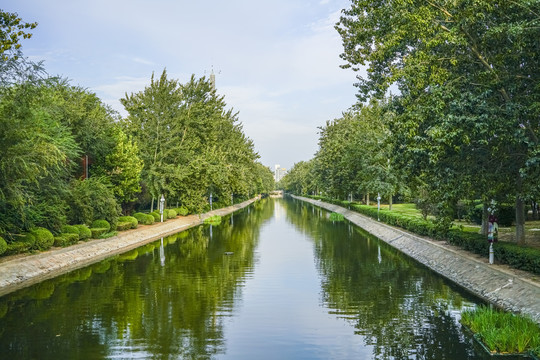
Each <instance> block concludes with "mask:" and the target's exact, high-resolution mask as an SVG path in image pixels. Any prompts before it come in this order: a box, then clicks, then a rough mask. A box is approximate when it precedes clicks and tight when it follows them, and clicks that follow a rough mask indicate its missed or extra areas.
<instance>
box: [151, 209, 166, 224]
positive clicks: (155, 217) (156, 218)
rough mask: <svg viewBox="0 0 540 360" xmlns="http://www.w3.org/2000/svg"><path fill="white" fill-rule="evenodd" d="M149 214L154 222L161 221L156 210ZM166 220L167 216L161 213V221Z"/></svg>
mask: <svg viewBox="0 0 540 360" xmlns="http://www.w3.org/2000/svg"><path fill="white" fill-rule="evenodd" d="M150 215H152V216H153V217H154V222H161V214H160V213H159V212H158V211H154V212H151V213H150ZM165 220H167V217H166V216H165V215H163V221H165Z"/></svg>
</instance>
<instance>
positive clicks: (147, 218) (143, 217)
mask: <svg viewBox="0 0 540 360" xmlns="http://www.w3.org/2000/svg"><path fill="white" fill-rule="evenodd" d="M133 217H134V218H135V219H137V221H138V222H139V224H143V225H152V224H153V223H154V217H153V216H152V215H150V214H144V213H141V212H138V213H135V214H133Z"/></svg>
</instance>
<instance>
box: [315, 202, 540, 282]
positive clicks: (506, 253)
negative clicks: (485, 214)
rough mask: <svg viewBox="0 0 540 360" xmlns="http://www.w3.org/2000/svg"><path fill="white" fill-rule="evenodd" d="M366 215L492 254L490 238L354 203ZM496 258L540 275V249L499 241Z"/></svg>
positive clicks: (467, 248) (337, 203)
mask: <svg viewBox="0 0 540 360" xmlns="http://www.w3.org/2000/svg"><path fill="white" fill-rule="evenodd" d="M311 198H314V199H321V200H323V201H325V202H328V203H332V204H336V205H340V206H344V207H348V205H349V203H348V202H345V201H340V200H332V199H328V198H324V197H321V196H311ZM350 208H351V209H352V210H355V211H357V212H359V213H361V214H363V215H366V216H369V217H371V218H373V219H377V217H379V219H380V221H381V222H384V223H386V224H388V225H392V226H397V227H401V228H403V229H405V230H408V231H410V232H412V233H415V234H418V235H421V236H429V237H431V238H434V239H439V240H446V241H447V242H448V243H450V244H452V245H456V246H459V247H461V248H463V249H465V250H467V251H470V252H473V253H476V254H479V255H482V256H487V255H488V253H489V243H488V242H487V238H486V237H485V236H483V235H481V234H478V233H471V232H467V231H463V230H460V229H456V228H452V229H448V227H447V226H446V225H445V226H442V227H440V226H437V224H436V223H434V222H432V221H430V220H424V219H421V218H419V217H417V216H414V215H408V214H401V213H398V212H395V211H389V210H380V211H379V212H378V211H377V208H376V207H373V206H367V205H360V204H352V205H351V206H350ZM493 248H494V255H495V259H497V261H498V262H500V263H503V264H508V265H510V266H512V267H514V268H516V269H520V270H524V271H529V272H531V273H534V274H540V249H537V248H528V247H523V246H520V245H518V244H515V243H507V242H498V243H496V244H494V246H493Z"/></svg>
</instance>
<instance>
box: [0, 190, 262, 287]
mask: <svg viewBox="0 0 540 360" xmlns="http://www.w3.org/2000/svg"><path fill="white" fill-rule="evenodd" d="M256 200H257V198H255V199H251V200H248V201H245V202H243V203H239V204H235V205H233V206H229V207H226V208H222V209H217V210H214V211H210V212H208V213H205V214H202V215H201V217H200V218H199V216H198V215H190V216H184V217H178V218H176V219H170V220H168V221H166V222H163V223H157V224H154V225H140V226H139V227H138V228H137V229H132V230H128V231H123V232H121V233H119V234H118V235H117V236H114V237H111V238H108V239H100V240H90V241H88V242H81V243H78V244H76V245H72V246H69V247H66V248H60V249H52V250H49V251H46V252H41V253H37V254H33V255H18V256H12V257H6V258H0V259H1V260H0V296H2V295H5V294H7V293H10V292H13V291H15V290H18V289H21V288H24V287H27V286H30V285H33V284H35V283H38V282H40V281H43V280H45V279H49V278H53V277H56V276H58V275H61V274H64V273H67V272H69V271H72V270H75V269H78V268H82V267H84V266H87V265H90V264H93V263H96V262H98V261H101V260H103V259H105V258H107V257H110V256H112V255H117V254H121V253H124V252H126V251H129V250H132V249H135V248H137V247H139V246H142V245H144V244H147V243H150V242H152V241H155V240H157V239H159V238H161V237H165V236H167V235H171V234H174V233H177V232H179V231H182V230H185V229H189V228H191V227H194V226H197V225H200V224H201V223H202V222H203V221H204V219H206V218H207V217H210V216H213V215H221V216H224V215H227V214H230V213H232V212H234V211H236V210H239V209H241V208H244V207H246V206H248V205H250V204H251V203H253V202H254V201H256Z"/></svg>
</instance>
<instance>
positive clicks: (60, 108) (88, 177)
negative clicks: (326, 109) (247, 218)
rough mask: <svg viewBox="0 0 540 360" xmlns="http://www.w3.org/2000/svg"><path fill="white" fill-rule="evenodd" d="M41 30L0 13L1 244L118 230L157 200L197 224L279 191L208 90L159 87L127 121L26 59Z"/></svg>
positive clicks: (193, 85) (136, 104) (172, 84)
mask: <svg viewBox="0 0 540 360" xmlns="http://www.w3.org/2000/svg"><path fill="white" fill-rule="evenodd" d="M36 25H37V24H35V23H32V24H26V23H24V22H23V21H22V20H21V19H20V18H19V17H17V15H16V14H11V13H7V12H4V11H1V10H0V43H1V47H0V73H1V77H0V149H1V151H0V236H5V237H7V238H8V239H9V238H12V235H13V234H17V233H21V232H24V231H27V230H29V229H32V228H34V227H38V226H41V227H46V228H48V229H50V230H53V231H58V230H59V229H60V228H61V227H62V225H64V224H66V223H89V222H91V221H92V220H94V219H99V218H101V219H107V220H109V221H110V222H112V223H115V219H116V218H117V217H118V216H119V214H120V213H121V212H122V211H123V212H124V213H130V212H131V211H132V210H134V209H135V208H146V207H150V206H152V207H153V204H154V201H153V198H157V197H159V196H161V195H162V194H163V195H164V196H165V197H166V199H167V200H168V201H169V202H170V203H171V202H172V201H174V203H175V205H176V203H178V204H179V205H182V206H185V207H186V208H188V210H190V211H191V212H200V211H202V210H203V209H205V206H206V204H207V203H208V196H209V195H210V194H213V195H214V198H215V199H216V198H217V199H222V203H223V204H230V202H231V198H232V196H233V194H234V196H235V197H237V198H239V199H244V198H247V197H248V196H250V195H254V194H256V193H261V192H268V191H269V190H271V189H272V188H273V185H274V184H273V177H272V173H271V171H270V170H269V169H268V168H266V167H265V166H263V165H262V164H260V163H259V162H258V161H257V160H258V154H257V153H256V152H255V151H254V148H253V143H252V141H251V140H250V139H248V138H247V137H246V136H245V135H244V133H243V132H242V127H241V125H240V124H239V122H238V118H237V115H236V114H235V113H233V111H232V110H228V109H226V104H225V102H224V100H223V97H221V96H218V95H217V93H216V91H215V90H214V89H213V88H212V86H211V84H210V82H209V81H208V80H207V79H205V78H201V79H195V77H192V78H191V79H190V81H189V82H187V83H186V84H180V83H179V82H178V81H177V80H170V79H167V74H166V72H165V71H163V74H162V75H161V77H160V78H159V79H157V80H155V79H154V77H153V76H152V79H151V82H150V85H149V86H147V87H146V88H145V89H144V90H143V91H141V92H139V93H136V94H131V95H127V94H126V97H125V98H124V99H122V103H123V104H124V106H125V108H126V110H127V111H128V113H129V115H128V116H127V118H125V119H124V118H121V116H120V115H119V114H118V113H116V112H115V111H114V110H112V109H111V108H110V107H109V106H107V105H106V104H104V103H103V102H102V101H101V100H100V99H99V98H98V97H97V96H96V95H95V94H93V93H92V92H90V91H88V90H86V89H84V88H81V87H79V86H73V85H70V83H69V82H68V81H66V80H64V79H61V78H57V77H49V76H48V75H47V73H46V72H45V70H44V68H43V66H42V64H35V63H32V62H30V61H29V60H27V59H26V58H24V56H23V54H22V52H21V50H20V43H19V39H20V38H28V37H29V36H31V34H29V33H27V32H26V31H27V29H32V28H34V27H35V26H36Z"/></svg>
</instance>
